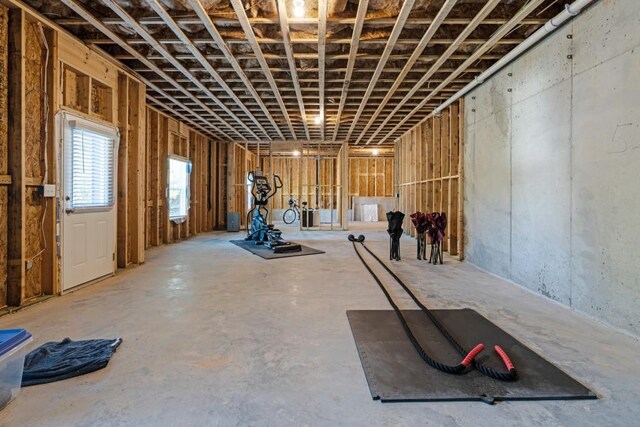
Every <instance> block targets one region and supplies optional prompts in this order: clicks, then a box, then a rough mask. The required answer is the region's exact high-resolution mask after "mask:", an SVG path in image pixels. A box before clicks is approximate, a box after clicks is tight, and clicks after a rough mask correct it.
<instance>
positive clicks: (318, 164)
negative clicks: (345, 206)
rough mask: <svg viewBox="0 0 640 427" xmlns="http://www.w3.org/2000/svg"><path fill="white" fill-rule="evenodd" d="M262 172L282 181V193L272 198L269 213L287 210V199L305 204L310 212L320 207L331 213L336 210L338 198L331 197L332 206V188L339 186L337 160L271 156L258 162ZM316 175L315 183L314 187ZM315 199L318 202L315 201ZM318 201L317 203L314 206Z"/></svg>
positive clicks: (330, 158) (335, 196)
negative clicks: (332, 209)
mask: <svg viewBox="0 0 640 427" xmlns="http://www.w3.org/2000/svg"><path fill="white" fill-rule="evenodd" d="M260 163H261V164H262V171H263V172H264V173H265V174H267V175H271V174H276V175H278V176H280V179H282V185H283V187H282V189H281V190H280V191H279V192H278V194H276V196H275V197H273V198H272V199H271V200H270V201H269V203H270V209H287V208H288V207H289V197H293V198H294V199H296V200H297V201H298V205H300V206H302V202H307V203H308V206H309V207H311V208H316V207H319V208H321V209H329V207H330V206H331V205H332V206H333V207H334V209H336V207H337V206H338V195H337V194H336V193H335V191H334V194H333V204H332V203H331V186H332V185H333V186H335V185H337V183H338V173H339V168H338V161H337V158H336V157H321V158H320V159H316V158H314V157H283V156H273V157H272V158H269V157H263V158H262V159H260ZM316 173H317V174H318V175H317V176H318V183H317V185H316ZM316 196H317V198H316ZM316 200H317V203H316Z"/></svg>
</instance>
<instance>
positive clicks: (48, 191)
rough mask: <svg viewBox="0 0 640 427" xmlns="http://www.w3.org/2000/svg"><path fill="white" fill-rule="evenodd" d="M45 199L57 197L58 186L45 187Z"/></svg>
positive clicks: (48, 185)
mask: <svg viewBox="0 0 640 427" xmlns="http://www.w3.org/2000/svg"><path fill="white" fill-rule="evenodd" d="M43 195H44V197H56V186H55V184H45V185H44V193H43Z"/></svg>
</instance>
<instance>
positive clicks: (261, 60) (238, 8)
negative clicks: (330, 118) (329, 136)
mask: <svg viewBox="0 0 640 427" xmlns="http://www.w3.org/2000/svg"><path fill="white" fill-rule="evenodd" d="M231 6H233V10H234V11H235V12H236V16H237V17H238V20H239V23H240V25H241V26H242V29H243V30H244V33H245V36H246V37H247V40H248V41H249V44H250V45H251V48H252V50H253V54H254V55H255V59H256V60H257V61H258V64H260V68H259V69H256V71H258V70H260V71H262V73H263V74H264V76H265V78H266V79H267V80H268V81H269V86H270V87H271V90H272V92H273V94H274V96H275V97H276V99H277V100H278V105H279V106H280V110H282V114H283V116H284V118H285V120H286V121H287V125H288V126H289V130H290V131H291V135H292V136H293V138H297V135H296V133H295V129H294V127H293V123H292V122H291V117H290V116H289V111H288V110H287V107H286V106H285V105H284V102H283V101H282V97H281V96H280V90H279V89H278V85H277V84H276V82H275V81H274V79H273V74H272V73H271V70H270V69H269V64H267V61H266V59H265V57H264V54H263V53H262V49H261V48H260V45H259V44H258V41H257V39H256V35H255V34H254V32H253V28H252V27H251V24H250V22H249V18H248V17H247V14H246V12H245V10H244V5H243V4H242V1H241V0H231Z"/></svg>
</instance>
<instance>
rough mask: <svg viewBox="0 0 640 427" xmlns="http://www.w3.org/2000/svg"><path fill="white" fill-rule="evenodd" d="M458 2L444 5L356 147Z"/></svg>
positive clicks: (450, 0) (367, 125)
mask: <svg viewBox="0 0 640 427" xmlns="http://www.w3.org/2000/svg"><path fill="white" fill-rule="evenodd" d="M457 1H458V0H447V1H446V2H445V3H444V5H442V7H441V8H440V10H439V11H438V14H437V15H436V17H435V18H434V19H433V23H432V24H431V25H430V26H429V28H428V29H427V31H426V32H425V33H424V35H423V36H422V39H420V43H418V46H416V48H415V50H414V51H413V53H412V54H411V56H410V57H409V59H408V60H407V62H406V64H405V65H404V67H403V68H402V71H401V72H400V74H399V75H398V77H396V80H395V82H394V83H393V85H392V86H391V88H389V89H388V92H387V94H386V96H385V97H384V99H383V100H382V102H381V103H380V104H379V105H378V108H377V110H376V112H375V114H374V115H373V116H372V117H371V118H370V119H369V121H368V122H367V124H366V126H365V127H364V130H363V131H361V133H360V135H358V137H357V138H356V142H355V144H356V145H357V144H359V143H360V140H361V139H362V137H363V136H364V133H365V132H366V131H367V130H369V127H371V125H372V124H373V122H374V121H375V120H376V119H377V118H378V115H379V114H380V113H381V112H382V111H384V107H385V106H386V105H387V102H389V100H390V99H391V97H392V96H393V94H394V93H395V92H396V90H398V88H399V87H400V85H401V84H402V83H403V82H404V79H405V77H407V75H408V74H409V71H410V70H411V68H413V66H414V65H415V63H416V62H417V61H418V58H419V57H420V55H422V52H423V51H424V50H425V49H426V48H427V45H428V44H429V43H430V41H431V39H432V38H433V36H434V35H435V33H436V31H438V29H439V28H440V25H441V24H442V22H443V21H444V19H445V18H446V17H447V15H449V12H451V9H453V7H454V6H455V5H456V3H457Z"/></svg>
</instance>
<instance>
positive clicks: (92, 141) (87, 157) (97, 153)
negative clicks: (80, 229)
mask: <svg viewBox="0 0 640 427" xmlns="http://www.w3.org/2000/svg"><path fill="white" fill-rule="evenodd" d="M71 138H72V141H71V163H72V170H71V183H70V184H71V192H70V193H71V197H70V201H69V202H70V204H71V207H72V208H73V209H78V208H80V209H82V208H103V207H110V206H113V204H114V200H113V198H114V195H113V193H114V191H113V190H114V189H113V186H114V152H113V150H114V140H113V138H111V137H109V136H106V135H103V134H100V133H97V132H92V131H90V130H87V129H83V128H72V129H71Z"/></svg>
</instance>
